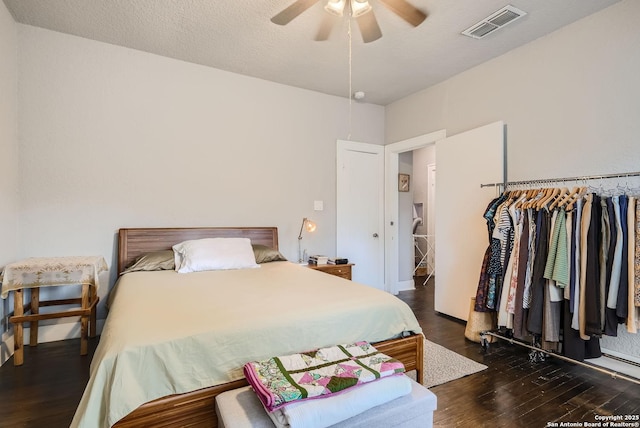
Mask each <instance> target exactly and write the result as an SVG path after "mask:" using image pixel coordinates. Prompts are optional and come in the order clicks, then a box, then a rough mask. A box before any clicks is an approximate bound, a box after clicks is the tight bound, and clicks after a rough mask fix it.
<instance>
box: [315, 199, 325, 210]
mask: <svg viewBox="0 0 640 428" xmlns="http://www.w3.org/2000/svg"><path fill="white" fill-rule="evenodd" d="M313 210H314V211H322V210H324V202H323V201H313Z"/></svg>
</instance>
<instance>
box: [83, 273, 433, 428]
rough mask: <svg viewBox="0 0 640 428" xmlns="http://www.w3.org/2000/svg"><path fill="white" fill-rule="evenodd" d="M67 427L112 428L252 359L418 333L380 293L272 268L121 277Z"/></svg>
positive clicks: (225, 378) (407, 315)
mask: <svg viewBox="0 0 640 428" xmlns="http://www.w3.org/2000/svg"><path fill="white" fill-rule="evenodd" d="M109 300H110V305H109V306H110V309H109V315H108V317H107V320H106V322H105V325H104V328H103V331H102V334H101V338H100V343H99V344H98V347H97V349H96V352H95V354H94V357H93V361H92V363H91V369H90V370H91V373H90V379H89V382H88V384H87V387H86V389H85V392H84V394H83V396H82V399H81V401H80V404H79V406H78V409H77V411H76V414H75V416H74V419H73V422H72V424H71V426H72V427H91V428H94V427H108V426H112V425H113V424H115V423H116V422H117V421H118V420H119V419H121V418H123V417H124V416H126V415H127V414H128V413H130V412H131V411H133V410H134V409H135V408H137V407H138V406H140V405H141V404H143V403H146V402H148V401H152V400H155V399H157V398H161V397H164V396H167V395H172V394H180V393H185V392H189V391H194V390H197V389H201V388H204V387H208V386H214V385H220V384H223V383H226V382H230V381H233V380H237V379H240V378H242V377H243V374H242V366H243V365H244V364H245V363H246V362H248V361H254V360H260V359H265V358H268V357H270V356H272V355H282V354H288V353H295V352H303V351H306V350H311V349H315V348H318V347H322V346H330V345H334V344H338V343H351V342H354V341H358V340H365V341H369V342H378V341H382V340H386V339H391V338H395V337H399V336H401V335H403V334H407V333H420V332H421V329H420V326H419V324H418V322H417V320H416V318H415V316H414V315H413V312H412V311H411V309H410V308H409V307H408V306H407V305H406V304H405V303H404V302H402V301H401V300H400V299H398V298H397V297H395V296H392V295H391V294H388V293H386V292H383V291H380V290H376V289H373V288H370V287H367V286H365V285H361V284H358V283H355V282H352V281H348V280H345V279H343V278H339V277H336V276H333V275H328V274H325V273H322V272H319V271H315V270H312V269H308V268H306V267H304V266H300V265H297V264H294V263H290V262H272V263H266V264H262V265H260V268H257V269H241V270H228V271H208V272H195V273H188V274H179V273H176V272H174V271H158V272H133V273H128V274H125V275H123V276H122V277H121V278H120V279H119V280H118V283H117V284H116V286H115V288H114V290H113V292H112V296H110V299H109Z"/></svg>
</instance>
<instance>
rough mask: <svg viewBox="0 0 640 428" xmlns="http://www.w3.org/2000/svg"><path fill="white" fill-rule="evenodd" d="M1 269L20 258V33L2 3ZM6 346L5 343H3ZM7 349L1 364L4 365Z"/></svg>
mask: <svg viewBox="0 0 640 428" xmlns="http://www.w3.org/2000/svg"><path fill="white" fill-rule="evenodd" d="M0 153H1V154H0V201H2V205H1V207H0V269H2V267H3V266H5V265H6V264H7V263H11V262H14V261H16V258H17V254H18V249H17V248H18V212H19V202H20V201H19V199H18V31H17V25H16V24H15V22H14V21H13V17H12V16H11V14H10V13H9V11H8V10H7V8H6V6H5V5H4V3H2V2H0ZM12 307H13V306H12V305H11V302H10V301H9V300H1V301H0V320H1V322H0V336H2V333H4V332H5V331H6V330H7V326H6V325H5V322H6V320H5V314H7V313H8V312H9V311H10V310H11V309H10V308H12ZM0 342H2V341H0ZM4 351H5V350H4V346H3V347H2V349H1V350H0V363H1V362H2V361H4V358H3V355H4Z"/></svg>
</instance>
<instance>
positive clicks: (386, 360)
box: [244, 342, 405, 412]
mask: <svg viewBox="0 0 640 428" xmlns="http://www.w3.org/2000/svg"><path fill="white" fill-rule="evenodd" d="M404 371H405V369H404V365H403V364H402V363H401V362H400V361H398V360H395V359H393V358H391V357H390V356H388V355H385V354H382V353H380V352H378V351H377V350H376V348H375V347H373V345H371V344H370V343H368V342H357V343H352V344H348V345H336V346H331V347H328V348H320V349H316V350H313V351H309V352H303V353H300V354H293V355H286V356H281V357H273V358H269V359H268V360H264V361H254V362H250V363H247V364H245V366H244V375H245V377H246V378H247V380H248V381H249V384H250V385H251V386H252V387H253V389H254V391H255V392H256V394H257V395H258V398H259V399H260V401H262V404H263V405H264V407H265V408H266V409H267V410H268V411H270V412H271V411H273V410H276V409H278V408H280V407H282V406H284V405H286V404H287V403H290V402H292V401H296V400H305V399H311V398H321V397H326V396H329V395H331V394H336V393H339V392H340V391H343V390H345V389H347V388H351V387H354V386H357V385H361V384H364V383H367V382H371V381H374V380H376V379H380V378H382V377H387V376H391V375H394V374H396V373H403V372H404Z"/></svg>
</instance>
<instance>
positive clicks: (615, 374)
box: [480, 331, 640, 385]
mask: <svg viewBox="0 0 640 428" xmlns="http://www.w3.org/2000/svg"><path fill="white" fill-rule="evenodd" d="M480 336H481V337H482V336H493V337H497V338H498V339H502V340H506V341H507V342H509V343H511V344H512V345H513V344H516V345H520V346H524V347H525V348H529V349H533V350H534V351H538V352H543V353H545V354H547V355H550V356H552V357H555V358H559V359H561V360H564V361H568V362H570V363H573V364H578V365H579V366H582V367H587V368H590V369H593V370H596V371H599V372H601V373H605V374H608V375H609V376H611V377H612V378H614V379H624V380H627V381H629V382H633V383H636V384H638V385H640V379H636V378H634V377H629V376H626V375H623V374H620V373H618V372H615V371H613V370H607V369H603V368H602V367H598V366H594V365H592V364H587V363H584V362H582V361H578V360H574V359H572V358H568V357H565V356H564V355H560V354H555V353H553V352H549V351H545V350H544V349H541V348H536V347H535V346H531V345H528V344H526V343H522V342H520V341H518V340H514V339H512V338H510V337H506V336H502V335H500V334H497V333H493V332H491V331H485V332H482V333H480Z"/></svg>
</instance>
